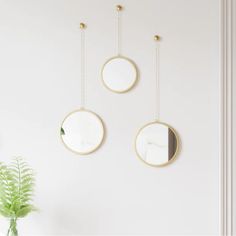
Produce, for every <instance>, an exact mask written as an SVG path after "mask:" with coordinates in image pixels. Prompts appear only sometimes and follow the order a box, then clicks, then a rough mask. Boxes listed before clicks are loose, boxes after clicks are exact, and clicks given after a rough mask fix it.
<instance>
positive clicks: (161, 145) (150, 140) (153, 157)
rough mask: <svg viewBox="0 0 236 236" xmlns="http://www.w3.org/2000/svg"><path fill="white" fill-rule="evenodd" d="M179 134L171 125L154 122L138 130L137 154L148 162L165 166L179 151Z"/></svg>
mask: <svg viewBox="0 0 236 236" xmlns="http://www.w3.org/2000/svg"><path fill="white" fill-rule="evenodd" d="M178 145H179V144H178V136H177V134H176V132H175V131H174V129H173V128H171V127H170V126H169V125H167V124H164V123H160V122H153V123H149V124H147V125H145V126H144V127H143V128H141V130H140V131H139V132H138V135H137V137H136V142H135V148H136V152H137V155H138V156H139V158H140V159H141V160H143V161H144V162H145V163H146V164H149V165H152V166H164V165H167V164H169V163H170V162H172V161H173V160H174V159H175V157H176V155H177V152H178Z"/></svg>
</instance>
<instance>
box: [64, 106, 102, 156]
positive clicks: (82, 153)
mask: <svg viewBox="0 0 236 236" xmlns="http://www.w3.org/2000/svg"><path fill="white" fill-rule="evenodd" d="M77 112H87V113H90V114H92V115H94V116H95V117H96V118H97V119H98V120H99V121H100V122H101V124H102V128H103V136H102V139H101V141H100V143H99V144H98V145H97V146H96V147H95V148H93V149H92V150H91V151H88V152H78V151H75V150H73V149H71V148H70V147H69V146H68V145H67V144H66V143H65V142H64V140H63V138H62V135H61V128H62V127H63V124H64V122H65V120H66V119H67V118H68V117H69V116H70V115H72V114H74V113H77ZM105 136H106V129H105V125H104V122H103V120H102V119H101V117H100V116H99V115H97V114H96V113H95V112H93V111H90V110H87V109H85V108H80V109H77V110H74V111H72V112H70V113H69V114H67V115H66V116H65V118H64V119H63V121H62V123H61V126H60V139H61V141H62V143H63V145H64V146H65V147H66V148H67V149H68V150H69V151H71V152H73V153H75V154H79V155H83V156H86V155H88V154H91V153H93V152H95V151H97V150H98V149H99V148H100V147H101V146H102V144H103V142H104V140H105Z"/></svg>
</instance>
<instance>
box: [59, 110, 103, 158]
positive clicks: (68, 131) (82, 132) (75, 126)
mask: <svg viewBox="0 0 236 236" xmlns="http://www.w3.org/2000/svg"><path fill="white" fill-rule="evenodd" d="M104 133H105V130H104V125H103V122H102V120H101V119H100V118H99V117H98V116H97V115H96V114H95V113H93V112H91V111H87V110H77V111H74V112H72V113H70V114H69V115H67V116H66V118H65V119H64V121H63V122H62V126H61V139H62V142H63V143H64V145H65V146H66V147H67V148H68V149H69V150H71V151H73V152H76V153H78V154H82V155H83V154H84V155H85V154H89V153H91V152H94V151H95V150H96V149H98V147H99V146H100V145H101V144H102V141H103V138H104Z"/></svg>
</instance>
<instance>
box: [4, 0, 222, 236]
mask: <svg viewBox="0 0 236 236" xmlns="http://www.w3.org/2000/svg"><path fill="white" fill-rule="evenodd" d="M117 3H120V4H123V5H124V6H125V11H124V16H123V22H124V24H123V52H124V54H125V55H126V56H129V57H130V58H132V59H133V60H134V61H135V62H136V63H137V66H138V68H139V69H140V75H141V78H140V81H139V83H138V86H137V87H136V88H135V89H134V90H132V91H131V92H130V93H127V94H122V95H117V94H112V93H110V92H109V91H107V90H106V89H105V88H104V87H103V86H102V84H101V81H100V78H99V73H100V68H101V66H102V64H103V62H104V61H105V60H106V59H107V58H108V57H110V56H113V55H114V53H115V28H114V26H115V11H114V6H115V5H116V4H117ZM0 6H1V7H0V124H1V125H0V160H1V161H10V158H11V157H12V156H16V155H21V156H23V157H25V158H26V160H27V161H28V162H29V163H30V165H32V167H33V168H34V169H35V170H36V171H37V192H36V197H35V203H36V205H37V206H38V208H40V210H41V211H40V213H35V214H32V215H31V216H29V217H27V218H26V219H24V220H22V221H20V222H19V224H20V225H19V229H20V232H21V235H31V236H32V235H82V234H97V235H98V234H101V235H115V234H143V235H144V234H145V235H148V234H149V235H216V234H218V232H219V197H218V196H219V181H218V180H219V153H218V152H219V120H218V117H219V1H216V0H146V1H135V0H121V1H119V2H117V1H114V0H100V1H94V0H67V1H66V0H57V1H56V0H40V1H36V0H34V1H32V0H21V1H17V0H0ZM80 21H84V22H86V23H87V24H88V29H87V30H86V35H87V79H88V85H87V96H88V98H87V107H88V108H90V109H92V110H93V111H95V112H97V113H98V114H99V115H100V116H101V117H102V118H103V120H104V122H105V124H106V128H107V138H106V140H105V143H104V145H103V146H102V148H101V149H99V151H97V152H96V153H94V154H93V155H91V156H88V157H85V158H84V157H79V156H77V155H75V154H73V153H71V152H69V151H68V150H67V149H65V148H64V146H63V145H62V144H61V142H60V139H59V135H58V134H59V127H60V123H61V121H62V119H63V118H64V116H65V115H66V114H67V113H68V112H70V111H71V110H74V109H75V108H77V107H78V104H79V99H80V94H79V93H80V88H79V84H80V83H79V76H80V68H79V65H80V34H79V30H78V25H79V22H80ZM156 33H157V34H159V35H161V36H162V38H163V40H162V42H161V72H160V73H161V118H162V120H163V121H164V122H167V123H169V124H171V125H172V126H174V127H175V128H176V130H177V131H178V133H179V134H180V137H181V140H182V151H181V154H180V155H179V158H178V159H177V160H176V162H175V163H173V164H172V165H170V166H168V167H165V168H161V169H156V168H152V167H149V166H146V165H144V164H143V163H142V162H140V161H139V160H138V159H137V158H136V156H135V151H134V147H133V143H134V137H135V134H136V132H137V130H138V129H139V128H140V126H142V125H144V124H145V123H146V122H149V121H151V120H152V119H153V116H154V98H155V94H154V92H155V91H154V68H153V65H154V64H153V60H154V57H153V56H154V55H153V42H152V38H153V35H154V34H156ZM6 227H7V224H6V221H5V219H1V220H0V232H1V233H4V232H5V230H6Z"/></svg>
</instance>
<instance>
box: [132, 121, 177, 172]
mask: <svg viewBox="0 0 236 236" xmlns="http://www.w3.org/2000/svg"><path fill="white" fill-rule="evenodd" d="M153 124H161V125H165V126H166V127H168V128H169V129H170V130H171V131H172V132H173V133H174V135H175V137H176V143H177V145H176V151H175V154H174V155H173V157H172V158H171V160H169V161H168V162H166V163H164V164H159V165H155V164H149V163H148V162H146V161H144V160H143V159H142V157H141V156H140V155H139V153H138V151H137V145H136V144H137V138H138V136H139V134H140V133H141V131H142V130H143V129H144V128H146V127H147V126H149V125H153ZM134 146H135V152H136V155H137V157H138V158H139V159H140V160H141V161H142V162H144V163H145V164H146V165H149V166H152V167H164V166H167V165H169V164H171V163H172V162H174V161H175V160H176V158H177V156H178V154H179V151H180V138H179V135H178V133H177V132H176V130H175V129H174V128H173V127H171V126H170V125H168V124H167V123H164V122H161V121H153V122H149V123H147V124H145V125H144V126H142V127H141V128H140V129H139V131H138V133H137V134H136V137H135V143H134Z"/></svg>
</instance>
